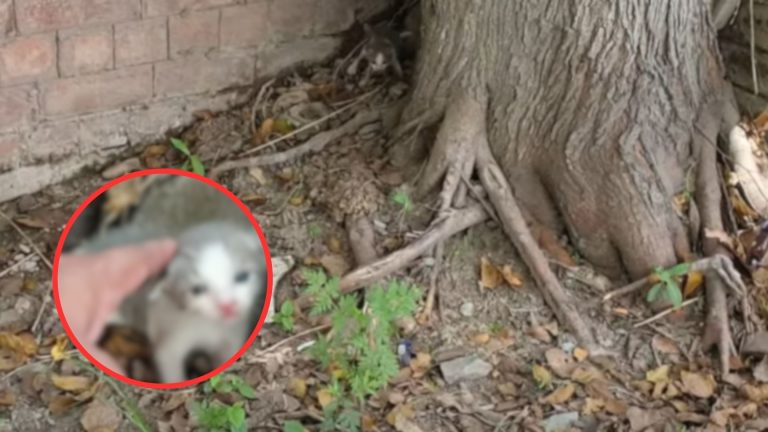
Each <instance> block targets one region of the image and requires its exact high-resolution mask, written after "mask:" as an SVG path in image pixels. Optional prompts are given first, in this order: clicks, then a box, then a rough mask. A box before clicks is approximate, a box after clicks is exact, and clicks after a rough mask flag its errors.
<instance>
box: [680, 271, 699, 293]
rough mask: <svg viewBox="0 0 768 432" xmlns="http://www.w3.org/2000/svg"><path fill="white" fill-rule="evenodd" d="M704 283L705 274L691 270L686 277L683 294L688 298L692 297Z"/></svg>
mask: <svg viewBox="0 0 768 432" xmlns="http://www.w3.org/2000/svg"><path fill="white" fill-rule="evenodd" d="M702 283H704V275H703V274H701V273H700V272H691V273H688V276H687V277H686V279H685V288H683V295H684V296H685V297H686V298H689V297H691V296H692V295H693V294H695V293H696V291H697V290H698V289H699V287H701V285H702Z"/></svg>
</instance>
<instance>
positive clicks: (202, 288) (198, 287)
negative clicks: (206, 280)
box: [192, 285, 205, 295]
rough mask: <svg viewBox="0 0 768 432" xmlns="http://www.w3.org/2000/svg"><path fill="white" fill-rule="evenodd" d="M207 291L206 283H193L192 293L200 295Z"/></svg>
mask: <svg viewBox="0 0 768 432" xmlns="http://www.w3.org/2000/svg"><path fill="white" fill-rule="evenodd" d="M204 292H205V285H193V286H192V294H193V295H200V294H202V293H204Z"/></svg>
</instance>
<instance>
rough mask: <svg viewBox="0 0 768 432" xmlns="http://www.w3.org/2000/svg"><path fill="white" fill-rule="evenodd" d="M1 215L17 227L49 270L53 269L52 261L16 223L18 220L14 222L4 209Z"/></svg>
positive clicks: (17, 230)
mask: <svg viewBox="0 0 768 432" xmlns="http://www.w3.org/2000/svg"><path fill="white" fill-rule="evenodd" d="M0 217H2V218H3V219H5V220H6V221H7V222H8V223H9V224H10V225H11V226H12V227H13V229H15V230H16V232H18V233H19V234H20V235H21V236H22V237H23V238H24V240H25V241H26V242H27V244H28V245H29V247H31V248H32V250H34V251H35V253H36V254H37V256H39V257H40V259H42V260H43V262H44V263H45V265H46V266H48V270H50V271H53V264H51V261H50V260H49V259H48V258H47V257H46V256H45V255H44V254H43V253H42V252H41V251H40V249H39V248H38V247H37V245H36V244H35V242H34V241H32V239H31V238H30V237H29V236H28V235H27V233H25V232H24V230H22V229H21V227H19V225H18V224H16V222H14V221H13V219H11V218H10V217H8V215H7V214H5V213H4V212H3V211H2V210H0Z"/></svg>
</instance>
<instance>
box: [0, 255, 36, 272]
mask: <svg viewBox="0 0 768 432" xmlns="http://www.w3.org/2000/svg"><path fill="white" fill-rule="evenodd" d="M33 256H35V254H29V255H27V256H25V257H24V258H22V259H20V260H19V261H18V262H16V263H14V264H12V265H11V266H10V267H8V268H7V269H5V270H3V271H0V278H2V277H4V276H5V275H7V274H8V273H10V272H12V271H14V270H16V269H17V268H19V267H20V266H21V265H22V264H24V263H25V262H27V261H29V259H30V258H32V257H33Z"/></svg>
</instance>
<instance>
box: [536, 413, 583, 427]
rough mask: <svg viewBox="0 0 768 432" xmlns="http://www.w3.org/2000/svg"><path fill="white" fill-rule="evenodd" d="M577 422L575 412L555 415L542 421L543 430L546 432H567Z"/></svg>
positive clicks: (577, 414)
mask: <svg viewBox="0 0 768 432" xmlns="http://www.w3.org/2000/svg"><path fill="white" fill-rule="evenodd" d="M577 421H579V413H578V412H576V411H571V412H566V413H562V414H555V415H553V416H551V417H549V418H548V419H546V420H545V421H544V430H545V431H546V432H561V431H568V430H570V429H571V426H572V425H573V424H574V423H576V422H577Z"/></svg>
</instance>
